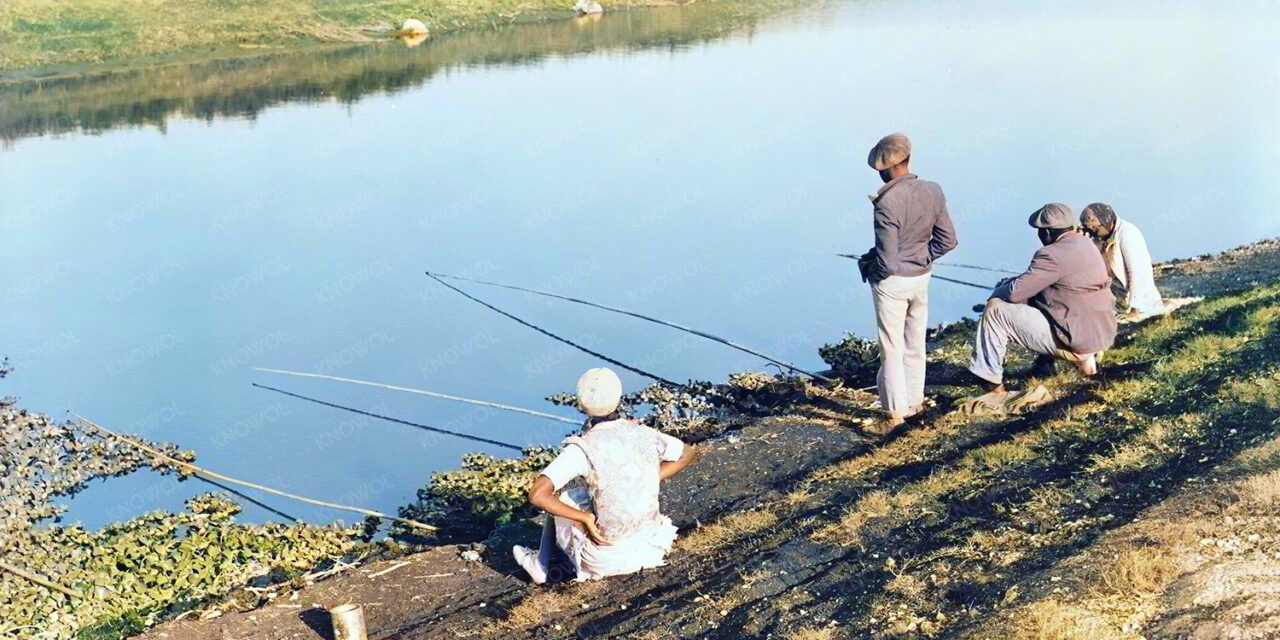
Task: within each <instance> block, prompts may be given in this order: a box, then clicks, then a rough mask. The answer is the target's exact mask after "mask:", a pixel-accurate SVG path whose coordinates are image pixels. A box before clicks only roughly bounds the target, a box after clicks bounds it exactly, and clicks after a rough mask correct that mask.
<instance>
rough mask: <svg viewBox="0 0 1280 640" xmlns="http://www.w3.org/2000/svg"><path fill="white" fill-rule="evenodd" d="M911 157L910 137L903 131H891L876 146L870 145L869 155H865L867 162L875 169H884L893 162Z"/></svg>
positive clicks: (896, 162) (899, 161)
mask: <svg viewBox="0 0 1280 640" xmlns="http://www.w3.org/2000/svg"><path fill="white" fill-rule="evenodd" d="M910 157H911V139H910V138H907V134H905V133H891V134H889V135H887V136H885V137H883V138H880V142H877V143H876V146H874V147H871V155H869V156H867V164H869V165H871V168H872V169H875V170H876V171H884V170H885V169H888V168H889V167H892V166H893V165H895V164H899V163H901V162H902V161H903V160H906V159H907V158H910Z"/></svg>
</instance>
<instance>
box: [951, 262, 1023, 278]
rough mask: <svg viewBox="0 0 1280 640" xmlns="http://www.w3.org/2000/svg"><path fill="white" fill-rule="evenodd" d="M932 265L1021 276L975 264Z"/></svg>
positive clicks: (1006, 270)
mask: <svg viewBox="0 0 1280 640" xmlns="http://www.w3.org/2000/svg"><path fill="white" fill-rule="evenodd" d="M934 264H937V265H942V266H944V267H955V268H957V269H973V270H974V271H990V272H991V273H1007V274H1009V275H1011V276H1020V275H1022V272H1021V271H1010V270H1009V269H999V268H996V267H983V266H979V265H976V264H960V263H958V262H935V263H934Z"/></svg>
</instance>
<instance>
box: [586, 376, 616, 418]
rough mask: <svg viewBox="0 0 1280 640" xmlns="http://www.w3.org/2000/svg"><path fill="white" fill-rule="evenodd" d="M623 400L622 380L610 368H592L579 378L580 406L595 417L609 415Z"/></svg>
mask: <svg viewBox="0 0 1280 640" xmlns="http://www.w3.org/2000/svg"><path fill="white" fill-rule="evenodd" d="M621 402H622V381H621V380H619V379H618V374H616V373H614V372H613V371H612V370H610V369H604V368H597V369H591V370H590V371H587V372H586V373H584V374H582V377H581V378H578V408H580V409H582V412H583V413H585V414H587V415H589V416H593V417H599V416H607V415H609V414H611V413H613V412H614V411H617V410H618V404H619V403H621Z"/></svg>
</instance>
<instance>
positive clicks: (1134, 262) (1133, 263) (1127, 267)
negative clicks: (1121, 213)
mask: <svg viewBox="0 0 1280 640" xmlns="http://www.w3.org/2000/svg"><path fill="white" fill-rule="evenodd" d="M1080 225H1081V226H1082V227H1084V228H1085V230H1087V231H1088V232H1089V233H1090V234H1091V235H1092V236H1093V237H1095V238H1097V239H1098V242H1099V247H1098V248H1099V249H1101V250H1102V257H1103V258H1105V259H1106V262H1107V270H1108V271H1110V272H1111V278H1112V280H1113V281H1114V282H1115V283H1116V284H1118V285H1119V286H1120V287H1121V288H1122V289H1123V290H1124V295H1123V296H1122V297H1120V298H1119V302H1120V307H1121V308H1122V309H1125V310H1127V311H1128V312H1129V313H1131V314H1133V315H1147V314H1153V313H1161V312H1163V311H1164V307H1165V305H1164V298H1162V297H1161V296H1160V291H1159V290H1158V289H1156V279H1155V270H1154V268H1153V267H1152V265H1151V252H1149V251H1147V241H1146V239H1145V238H1143V237H1142V232H1141V231H1139V230H1138V227H1136V226H1134V224H1133V223H1132V222H1129V221H1128V220H1121V219H1120V218H1118V217H1116V212H1115V210H1114V209H1112V208H1111V206H1110V205H1106V204H1103V203H1101V202H1095V203H1093V204H1091V205H1089V206H1087V207H1085V208H1084V210H1083V211H1081V212H1080Z"/></svg>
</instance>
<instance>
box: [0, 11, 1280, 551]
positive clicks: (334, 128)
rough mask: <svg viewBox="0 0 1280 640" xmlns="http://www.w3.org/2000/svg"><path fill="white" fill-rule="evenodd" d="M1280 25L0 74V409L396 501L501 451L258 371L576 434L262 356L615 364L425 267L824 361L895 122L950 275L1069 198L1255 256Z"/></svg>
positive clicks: (659, 16) (263, 60) (555, 309)
mask: <svg viewBox="0 0 1280 640" xmlns="http://www.w3.org/2000/svg"><path fill="white" fill-rule="evenodd" d="M1278 15H1280V12H1277V11H1276V10H1275V9H1274V8H1273V7H1271V6H1270V5H1267V4H1263V3H1256V4H1252V5H1245V6H1238V5H1232V6H1230V7H1228V6H1225V5H1224V4H1222V3H1207V2H1205V3H1185V4H1183V3H1179V4H1174V3H1147V2H1137V3H1123V4H1122V5H1121V4H1112V3H1101V2H1098V3H1087V4H1077V5H1076V6H1073V7H1070V8H1067V7H1063V6H1058V5H1054V6H1053V7H1052V8H1050V7H1048V6H1042V5H1036V4H1029V3H1022V2H1016V1H991V2H978V3H969V4H966V5H964V6H959V5H956V6H951V5H948V6H945V7H938V6H935V3H927V2H921V1H911V0H908V1H905V2H883V1H875V2H835V3H828V4H823V5H821V6H818V7H815V8H813V9H809V10H804V11H801V12H798V13H788V14H786V15H782V16H777V17H773V18H761V17H759V16H757V15H755V14H754V13H752V12H738V11H730V10H726V9H723V8H720V7H717V6H716V5H715V4H714V3H699V4H696V5H692V6H690V7H686V8H683V9H661V10H648V11H636V12H631V13H619V14H614V15H608V16H605V17H604V18H603V19H601V20H598V21H574V22H555V23H545V24H531V25H517V26H512V27H508V28H504V29H500V30H495V31H487V32H477V33H465V34H459V35H452V36H442V37H440V38H436V39H432V40H429V41H427V42H424V43H422V44H420V45H418V46H416V47H406V46H404V45H401V44H399V43H388V44H383V45H375V46H366V47H361V48H355V49H332V50H324V51H316V52H311V53H306V54H287V55H279V56H262V57H256V58H252V59H248V60H220V61H206V62H201V63H198V64H193V65H189V66H181V65H171V66H167V67H163V68H159V69H152V70H140V71H128V72H122V73H116V74H109V75H106V76H98V77H92V78H78V79H52V80H45V81H41V82H28V83H25V84H20V85H7V86H4V87H3V88H0V140H3V141H4V147H3V150H0V264H3V269H4V275H3V280H2V281H0V302H2V303H3V311H2V312H0V354H6V355H8V356H9V359H10V363H11V364H12V365H13V366H14V367H15V372H14V373H13V374H12V375H11V376H10V377H9V378H7V379H5V380H4V381H3V382H0V393H4V394H7V395H13V396H17V397H18V398H19V399H20V405H21V406H23V407H26V408H28V409H31V410H37V411H44V412H49V413H51V414H52V415H54V416H55V417H59V418H61V417H66V416H67V413H66V411H67V410H73V411H75V412H79V413H82V414H85V415H87V416H89V417H91V418H93V419H95V420H97V421H99V422H101V423H103V424H104V425H107V426H108V427H112V428H115V429H118V430H125V431H130V432H135V433H139V434H142V435H145V436H146V437H148V438H152V439H156V440H164V441H171V442H175V443H178V444H180V445H182V446H184V447H188V448H191V449H194V450H196V451H197V452H198V453H199V459H200V461H201V463H202V464H204V465H206V466H208V467H209V468H212V469H216V470H220V471H223V472H225V473H229V474H231V475H235V476H239V477H243V478H247V479H251V480H255V481H259V482H263V483H265V484H269V485H273V486H277V487H279V488H282V489H286V490H291V491H294V492H297V493H301V494H304V495H309V496H313V497H317V498H322V499H327V500H333V501H339V502H350V503H355V504H360V505H363V506H368V507H373V508H377V509H382V510H394V509H395V507H396V506H398V505H401V504H404V503H406V502H408V501H409V500H411V499H412V497H413V494H414V492H415V490H416V489H417V488H419V487H421V486H422V485H423V484H424V483H425V482H426V480H427V479H428V477H429V475H430V472H432V471H434V470H440V469H447V468H451V467H455V466H456V465H457V464H458V461H459V458H460V456H461V455H462V454H463V453H466V452H470V451H486V452H489V453H494V454H496V455H506V454H507V453H509V452H504V451H503V450H502V449H500V448H495V447H492V446H490V445H484V444H477V443H474V442H468V441H464V440H459V439H454V438H448V437H443V436H438V435H433V434H430V433H426V432H423V431H420V430H416V429H413V428H410V427H406V426H403V425H398V424H394V423H388V422H383V421H379V420H375V419H372V418H367V417H362V416H353V415H351V414H347V413H343V412H340V411H337V410H335V409H332V408H329V407H324V406H318V405H315V404H311V403H307V402H304V401H301V400H297V399H294V398H290V397H286V396H282V395H279V394H275V393H272V392H269V391H265V390H262V389H258V388H255V387H253V386H251V383H253V382H259V383H263V384H268V385H272V386H276V387H279V388H282V389H286V390H289V391H293V392H297V393H301V394H306V395H309V396H314V397H317V398H323V399H325V400H326V401H330V402H335V403H340V404H343V405H348V406H352V407H358V408H361V409H365V410H369V411H373V412H377V413H382V414H387V415H391V416H395V417H399V418H403V419H406V420H411V421H416V422H422V423H426V424H430V425H434V426H438V427H443V428H448V429H455V430H460V431H466V432H468V433H473V434H475V435H478V436H482V437H486V438H492V439H496V440H501V441H506V442H513V443H516V444H520V445H527V444H538V443H544V444H545V443H554V442H556V441H558V439H559V438H560V437H561V436H562V435H563V433H564V431H563V428H562V427H565V426H567V425H562V424H558V423H554V422H548V421H541V420H539V419H537V418H532V417H523V416H517V415H513V414H506V413H494V412H483V411H475V410H472V409H469V408H467V407H465V406H461V405H456V404H451V403H447V402H444V401H438V400H434V399H430V398H423V397H419V396H411V395H406V394H400V393H396V392H392V391H383V390H376V389H368V388H355V387H349V386H343V385H339V384H336V383H331V382H324V381H315V380H297V379H289V378H283V377H280V376H275V375H270V374H264V373H258V372H255V371H254V370H253V368H254V367H279V368H286V369H295V370H302V371H316V372H323V373H328V374H332V375H339V376H347V377H353V378H364V379H370V380H377V381H383V382H389V383H395V384H402V385H406V386H412V387H420V388H425V389H432V390H436V391H441V392H446V393H452V394H459V395H464V396H471V397H476V398H482V399H488V400H495V401H500V402H507V403H512V404H516V405H520V406H525V407H531V408H537V409H543V410H548V411H553V412H558V413H560V414H562V415H571V413H570V412H568V411H566V410H564V409H559V408H552V407H550V406H549V405H548V404H547V403H546V402H545V401H544V400H543V398H544V397H545V396H547V395H549V394H552V393H555V392H560V391H568V390H570V389H571V388H572V385H573V382H574V380H575V379H576V377H577V375H578V374H580V373H581V372H582V371H583V370H585V369H586V368H589V367H591V366H597V365H599V364H600V363H599V362H598V361H597V360H595V359H593V358H592V357H590V356H587V355H585V354H582V353H579V352H576V351H573V350H571V349H569V348H568V347H565V346H564V345H561V344H558V343H556V342H553V341H551V340H549V339H547V338H545V337H544V336H541V335H539V334H537V333H534V332H532V331H530V330H528V329H526V328H524V327H521V326H519V325H517V324H515V323H513V322H511V321H510V320H508V319H506V318H503V317H500V316H498V315H497V314H495V313H493V312H491V311H489V310H486V309H484V308H482V307H480V306H479V305H476V304H474V303H472V302H470V301H468V300H466V299H464V298H461V297H460V296H457V295H456V294H454V293H452V292H450V291H448V290H445V289H444V288H443V287H441V286H440V285H438V284H436V283H434V282H432V281H430V280H428V279H427V278H426V277H425V276H423V275H422V272H423V271H424V270H427V269H433V270H438V271H442V272H453V273H463V274H469V275H473V276H477V277H483V278H487V279H493V280H500V281H506V282H511V283H515V284H522V285H527V286H534V287H538V288H544V289H549V290H554V291H557V292H560V293H564V294H569V295H577V296H581V297H584V298H587V299H591V300H596V301H599V302H603V303H606V304H613V305H616V306H621V307H624V308H629V309H633V310H636V311H642V312H645V313H648V314H651V315H654V316H657V317H660V318H664V319H668V320H671V321H675V322H679V323H682V324H686V325H690V326H693V327H697V328H701V329H704V330H707V331H711V332H713V333H717V334H720V335H723V336H726V337H729V338H732V339H734V340H736V341H739V342H741V343H744V344H746V345H750V346H753V347H756V348H758V349H761V350H763V351H765V352H769V353H772V354H774V355H777V356H780V357H782V358H784V359H787V360H791V361H794V362H795V363H796V364H798V365H800V366H802V367H807V368H813V369H820V368H822V363H821V361H820V359H819V358H818V356H817V347H818V346H819V345H821V344H822V343H824V342H830V341H834V340H837V339H839V338H840V336H841V335H842V333H843V332H845V331H853V332H857V333H859V334H862V335H871V330H872V328H873V326H874V325H873V320H872V316H871V303H870V299H869V297H868V295H867V289H866V286H865V285H862V284H861V283H859V282H858V278H857V273H856V269H855V266H854V265H853V263H852V262H851V261H849V260H843V259H840V258H837V257H835V254H836V253H842V252H860V251H862V250H864V249H866V248H867V246H869V244H870V242H871V230H870V216H869V211H870V209H869V204H868V202H867V200H866V194H868V193H872V192H873V191H874V190H875V189H876V188H877V187H878V186H879V185H878V182H879V181H878V178H877V176H876V174H875V173H874V172H872V171H870V170H869V169H868V168H867V167H866V164H865V158H866V153H867V150H868V148H869V147H870V146H871V144H873V143H874V142H875V141H876V139H878V138H879V137H880V136H882V135H884V134H886V133H889V132H891V131H895V130H902V131H905V132H907V133H908V134H909V135H910V136H911V137H912V139H913V141H914V146H915V152H914V158H913V168H914V170H915V171H916V172H917V173H919V174H920V175H921V176H922V177H925V178H928V179H931V180H936V181H938V182H939V183H941V184H942V186H943V188H944V189H945V191H946V193H947V196H948V201H949V206H950V209H951V212H952V215H953V217H954V219H955V221H956V224H957V227H958V230H959V236H960V244H961V246H960V248H959V249H958V250H957V251H956V252H955V253H954V254H953V255H952V256H950V257H949V259H950V260H952V261H954V262H959V263H969V264H980V265H987V266H991V267H1001V268H1009V269H1018V268H1020V267H1022V266H1024V265H1025V263H1026V261H1027V260H1028V258H1029V256H1030V254H1031V252H1032V251H1033V250H1034V249H1035V247H1036V246H1037V243H1036V239H1035V235H1034V233H1032V232H1031V231H1030V230H1029V229H1028V228H1027V227H1026V222H1025V221H1026V217H1027V215H1028V214H1029V213H1030V212H1031V211H1032V210H1034V209H1036V208H1037V207H1039V206H1040V205H1042V204H1044V203H1046V202H1051V201H1060V202H1065V203H1068V204H1070V205H1072V206H1073V207H1074V208H1076V209H1077V210H1078V209H1079V208H1080V207H1081V206H1083V205H1084V204H1087V203H1089V202H1093V201H1104V202H1108V203H1110V204H1112V205H1113V206H1114V207H1115V209H1116V211H1117V212H1118V213H1119V214H1120V216H1122V217H1124V218H1127V219H1129V220H1132V221H1133V222H1135V223H1137V224H1138V225H1139V226H1140V227H1141V228H1142V229H1143V231H1144V232H1145V234H1146V237H1147V239H1148V241H1149V243H1150V245H1151V247H1152V251H1153V253H1154V255H1155V257H1156V258H1157V259H1168V258H1174V257H1186V256H1192V255H1197V254H1202V253H1206V252H1211V251H1216V250H1221V249H1225V248H1228V247H1231V246H1234V245H1237V244H1241V243H1244V242H1248V241H1251V240H1255V239H1258V238H1260V237H1262V236H1265V235H1275V234H1277V233H1280V215H1277V214H1276V212H1275V202H1276V201H1277V200H1280V179H1278V178H1280V175H1278V174H1277V167H1280V39H1277V38H1275V34H1276V33H1280V19H1278ZM944 270H945V275H948V276H951V277H958V278H961V279H966V280H975V281H978V282H984V283H985V282H990V281H993V280H994V279H995V276H994V275H992V274H988V273H983V272H974V271H960V270H956V269H947V268H944V267H938V273H939V274H940V275H942V274H944ZM467 289H468V290H469V291H470V292H472V293H473V294H476V295H479V296H481V297H484V298H485V299H486V300H489V301H491V302H493V303H494V304H497V305H499V306H502V307H503V308H505V309H507V310H509V311H511V312H513V313H515V314H516V315H519V316H521V317H524V318H527V319H528V320H531V321H533V322H536V323H538V324H540V325H542V326H545V327H546V328H548V329H550V330H552V331H556V332H560V333H562V334H564V335H565V336H567V337H570V338H572V339H575V340H578V341H581V342H583V343H584V344H586V345H588V346H590V347H591V348H593V349H596V350H598V351H601V352H603V353H605V354H607V355H610V356H612V357H614V358H617V359H619V360H622V361H624V362H627V363H630V364H633V365H636V366H638V367H640V368H643V369H647V370H650V371H653V372H655V373H658V374H659V375H662V376H665V377H669V378H674V379H677V380H686V379H690V378H694V379H710V380H722V379H724V377H725V376H726V375H727V374H729V373H731V372H734V371H741V370H748V369H754V370H761V369H763V365H764V362H763V361H761V360H760V359H758V358H753V357H749V356H745V355H744V354H742V353H739V352H735V351H733V350H730V349H727V348H725V347H723V346H721V345H718V344H715V343H711V342H707V341H701V340H698V339H696V338H692V337H690V336H687V335H684V334H680V333H674V332H671V331H669V330H666V329H663V328H660V327H656V326H653V325H648V324H644V323H641V322H639V321H635V320H631V319H627V318H622V317H619V316H615V315H612V314H607V313H604V312H597V311H594V310H590V309H585V308H582V307H577V306H573V305H568V304H564V303H557V302H552V301H547V300H542V299H535V298H531V297H529V296H527V295H523V294H518V293H513V292H509V291H501V290H492V289H484V288H480V287H477V286H468V287H467ZM931 296H932V305H931V321H932V322H934V323H937V322H943V321H953V320H956V319H958V318H961V317H963V316H965V315H968V314H970V313H971V312H970V307H971V306H972V305H973V304H974V303H975V302H980V301H981V298H982V295H981V292H977V291H974V290H972V289H968V288H965V287H959V286H956V285H951V284H947V283H943V282H941V281H935V283H934V284H933V286H932V294H931ZM623 378H624V383H625V384H626V385H627V386H628V387H629V388H631V389H635V388H638V387H639V386H641V385H642V384H644V383H645V381H644V380H643V379H641V378H639V377H638V376H635V375H632V374H625V375H624V376H623ZM206 489H207V487H205V486H202V485H200V484H198V483H177V482H176V481H173V480H171V479H159V478H157V477H155V476H153V475H150V474H136V475H134V476H130V477H126V478H120V479H113V480H111V481H108V482H105V483H98V484H95V485H94V486H93V487H91V488H90V489H89V490H88V491H86V492H85V493H84V494H82V495H81V496H79V497H77V498H76V499H75V501H74V504H73V505H72V511H71V516H72V517H71V519H72V520H81V521H83V522H84V523H85V524H86V525H88V526H99V525H101V524H103V523H105V522H109V521H112V520H118V519H122V518H127V517H130V516H132V515H135V514H137V513H139V512H141V511H144V510H149V509H155V508H161V507H164V508H175V507H178V506H180V505H181V502H182V500H184V499H185V498H187V497H189V496H191V495H194V494H195V493H199V492H203V491H205V490H206ZM273 504H276V505H277V506H280V507H282V508H285V509H286V510H288V511H291V512H293V513H295V514H297V515H300V516H303V517H305V518H308V519H312V520H317V521H326V520H330V519H333V518H336V517H341V516H340V514H338V513H337V512H331V511H327V510H324V509H310V508H305V507H299V506H297V505H292V504H280V503H277V502H274V501H273ZM245 517H246V518H248V519H251V520H259V519H264V518H266V517H268V516H267V514H266V513H265V512H262V511H259V510H256V509H252V508H251V509H250V510H248V511H247V513H246V514H245ZM347 518H348V520H349V519H350V518H349V516H348V517H347Z"/></svg>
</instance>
